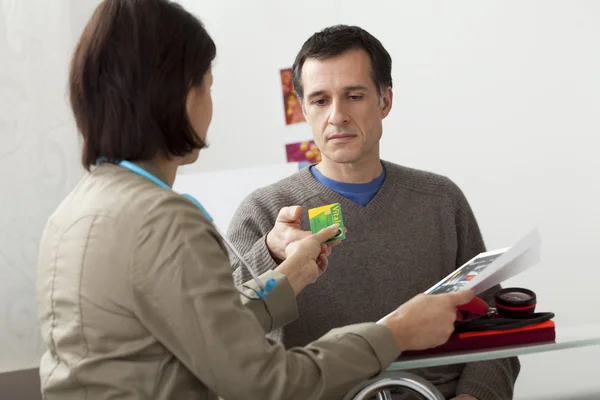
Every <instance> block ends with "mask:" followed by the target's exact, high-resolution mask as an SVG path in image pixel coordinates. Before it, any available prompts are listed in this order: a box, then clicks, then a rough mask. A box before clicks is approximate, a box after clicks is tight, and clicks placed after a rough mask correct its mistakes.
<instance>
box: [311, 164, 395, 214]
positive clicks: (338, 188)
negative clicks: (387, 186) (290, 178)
mask: <svg viewBox="0 0 600 400" xmlns="http://www.w3.org/2000/svg"><path fill="white" fill-rule="evenodd" d="M310 172H311V174H312V175H313V176H314V177H315V179H316V180H317V181H319V182H320V183H321V184H322V185H323V186H325V187H327V188H329V189H331V190H333V191H334V192H337V193H339V194H340V195H342V196H344V197H347V198H349V199H350V200H352V201H354V202H355V203H358V204H360V205H361V206H363V207H364V206H366V205H367V204H369V202H370V201H371V199H373V197H375V195H376V194H377V192H378V191H379V188H381V185H382V184H383V181H384V180H385V168H384V169H383V171H382V172H381V175H380V176H379V177H378V178H376V179H373V180H372V181H371V182H367V183H344V182H338V181H334V180H333V179H329V178H328V177H326V176H325V175H323V174H322V173H321V171H319V170H318V169H316V168H315V167H314V165H313V166H312V167H310Z"/></svg>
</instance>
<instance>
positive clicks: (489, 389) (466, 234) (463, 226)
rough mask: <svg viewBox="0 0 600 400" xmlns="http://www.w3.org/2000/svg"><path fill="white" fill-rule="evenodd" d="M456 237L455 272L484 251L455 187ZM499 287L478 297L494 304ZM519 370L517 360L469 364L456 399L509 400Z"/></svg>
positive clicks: (469, 212) (469, 211)
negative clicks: (465, 396)
mask: <svg viewBox="0 0 600 400" xmlns="http://www.w3.org/2000/svg"><path fill="white" fill-rule="evenodd" d="M453 186H454V191H453V192H454V193H455V195H454V202H455V210H456V233H457V249H458V251H457V258H456V266H457V268H458V267H460V266H461V265H463V264H464V263H465V262H467V261H468V260H470V259H471V258H473V257H474V256H476V255H477V254H479V253H481V252H484V251H486V247H485V244H484V240H483V237H482V234H481V231H480V228H479V226H478V224H477V220H476V218H475V215H474V213H473V210H472V209H471V207H470V205H469V203H468V201H467V199H466V197H465V196H464V194H463V192H462V191H461V190H460V188H458V186H456V185H454V184H453ZM498 290H500V286H499V285H498V286H495V287H492V288H490V289H488V290H486V291H485V292H483V293H481V294H480V295H479V297H481V298H482V299H483V300H485V301H486V302H487V303H488V304H490V305H492V304H493V301H494V300H493V297H494V294H495V293H496V292H497V291H498ZM520 369H521V364H520V362H519V359H518V358H517V357H509V358H504V359H498V360H489V361H480V362H474V363H468V364H466V365H465V368H464V370H463V372H462V374H461V376H460V379H459V382H458V386H457V388H456V395H459V394H470V395H471V396H474V397H476V398H477V399H479V400H504V399H512V397H513V392H514V385H515V382H516V380H517V377H518V375H519V372H520Z"/></svg>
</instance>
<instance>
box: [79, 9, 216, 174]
mask: <svg viewBox="0 0 600 400" xmlns="http://www.w3.org/2000/svg"><path fill="white" fill-rule="evenodd" d="M215 56H216V48H215V44H214V42H213V40H212V39H211V37H210V36H209V34H208V33H207V32H206V30H205V29H204V27H203V25H202V23H201V22H200V21H199V20H198V19H196V18H195V17H194V16H193V15H191V14H190V13H189V12H187V11H186V10H184V9H183V8H182V7H181V6H179V5H178V4H175V3H172V2H170V1H167V0H105V1H103V2H102V3H101V4H100V5H99V6H98V8H97V9H96V11H95V12H94V14H93V16H92V18H91V20H90V21H89V23H88V25H87V26H86V27H85V29H84V31H83V34H82V36H81V38H80V40H79V43H78V45H77V48H76V50H75V53H74V55H73V59H72V61H71V72H70V76H69V90H70V101H71V107H72V109H73V114H74V116H75V120H76V123H77V128H78V130H79V132H80V133H81V135H82V137H83V150H82V163H83V166H84V167H85V168H86V169H88V170H89V169H90V167H91V166H92V165H94V164H96V161H97V159H98V158H100V157H105V158H107V159H108V160H111V161H118V160H130V161H136V160H138V161H139V160H151V159H153V158H154V157H155V156H156V155H158V154H163V155H165V156H167V157H171V156H183V155H186V154H188V153H190V152H191V151H193V150H194V149H198V148H203V147H205V144H204V143H203V142H202V140H201V139H200V138H199V137H198V136H197V135H196V133H195V132H194V130H193V129H192V126H191V124H190V122H189V120H188V118H187V114H186V98H187V94H188V91H189V90H190V88H191V87H193V86H197V85H200V84H202V82H203V77H204V75H205V73H206V72H208V71H209V70H210V67H211V64H212V61H213V60H214V58H215Z"/></svg>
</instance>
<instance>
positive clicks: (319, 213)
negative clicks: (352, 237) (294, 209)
mask: <svg viewBox="0 0 600 400" xmlns="http://www.w3.org/2000/svg"><path fill="white" fill-rule="evenodd" d="M308 219H309V221H310V230H311V231H312V233H317V232H319V231H320V230H321V229H323V228H327V227H328V226H331V225H333V224H338V225H339V228H340V229H339V231H338V234H337V235H335V236H334V237H333V238H331V239H329V240H328V241H327V242H333V241H336V240H344V239H346V230H345V229H344V220H343V218H342V207H341V206H340V203H334V204H328V205H326V206H322V207H317V208H311V209H310V210H308Z"/></svg>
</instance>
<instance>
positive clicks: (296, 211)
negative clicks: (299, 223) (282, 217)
mask: <svg viewBox="0 0 600 400" xmlns="http://www.w3.org/2000/svg"><path fill="white" fill-rule="evenodd" d="M301 216H302V206H294V207H290V219H291V220H292V221H296V220H299V219H300V217H301Z"/></svg>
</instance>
